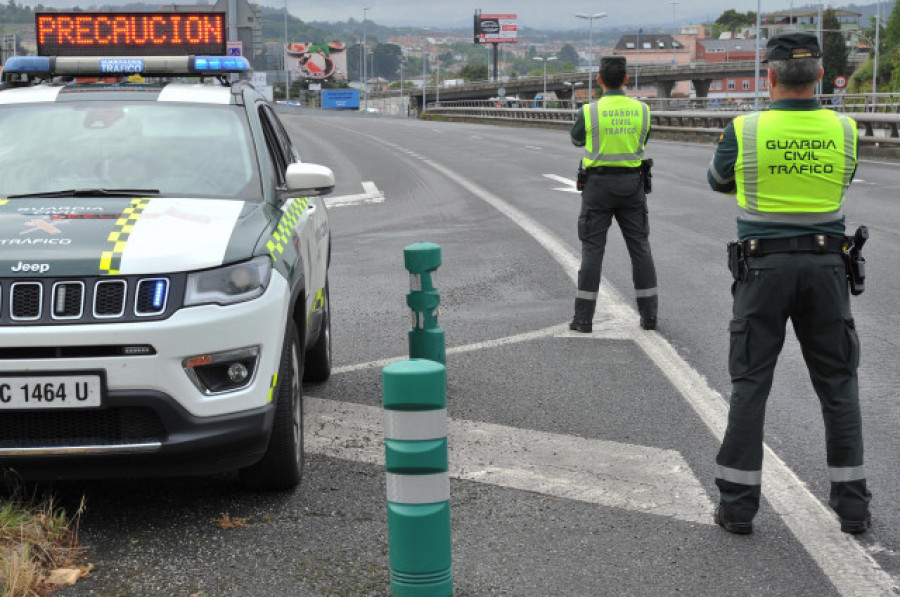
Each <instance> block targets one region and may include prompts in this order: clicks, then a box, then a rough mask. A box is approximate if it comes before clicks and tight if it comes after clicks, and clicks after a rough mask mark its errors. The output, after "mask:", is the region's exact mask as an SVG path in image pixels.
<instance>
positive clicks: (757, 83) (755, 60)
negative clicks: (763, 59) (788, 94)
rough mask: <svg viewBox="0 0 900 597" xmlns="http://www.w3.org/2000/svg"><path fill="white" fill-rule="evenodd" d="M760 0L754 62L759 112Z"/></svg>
mask: <svg viewBox="0 0 900 597" xmlns="http://www.w3.org/2000/svg"><path fill="white" fill-rule="evenodd" d="M759 11H760V0H756V57H755V58H754V60H753V63H754V64H753V76H755V77H756V79H754V81H753V109H754V110H759V43H760V36H761V35H762V31H760V18H761V16H760V14H759Z"/></svg>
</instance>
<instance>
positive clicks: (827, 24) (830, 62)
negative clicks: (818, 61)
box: [822, 7, 848, 94]
mask: <svg viewBox="0 0 900 597" xmlns="http://www.w3.org/2000/svg"><path fill="white" fill-rule="evenodd" d="M840 29H841V23H840V21H838V18H837V13H836V12H835V11H834V9H833V8H831V7H829V8H828V9H826V10H825V12H824V13H822V31H823V33H822V68H823V69H824V70H825V75H824V76H823V77H822V93H825V94H829V93H834V78H835V77H836V76H838V75H844V74H846V72H847V55H848V52H847V44H846V42H845V41H844V35H843V34H842V33H841V31H840Z"/></svg>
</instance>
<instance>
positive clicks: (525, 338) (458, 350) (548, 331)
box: [331, 324, 567, 374]
mask: <svg viewBox="0 0 900 597" xmlns="http://www.w3.org/2000/svg"><path fill="white" fill-rule="evenodd" d="M566 329H567V326H566V324H559V325H554V326H550V327H548V328H544V329H542V330H534V331H532V332H526V333H524V334H517V335H515V336H506V337H505V338H497V339H496V340H487V341H485V342H476V343H474V344H467V345H465V346H454V347H452V348H448V349H447V354H462V353H465V352H473V351H476V350H483V349H485V348H497V347H498V346H505V345H507V344H517V343H519V342H530V341H531V340H537V339H539V338H548V337H550V336H558V335H559V334H561V333H563V332H564V331H565V330H566ZM407 358H409V357H408V356H398V357H390V358H387V359H380V360H377V361H369V362H367V363H357V364H355V365H346V366H344V367H335V368H333V369H332V370H331V372H332V374H334V373H350V372H351V371H360V370H362V369H372V368H374V367H379V368H380V367H384V366H386V365H390V364H391V363H396V362H397V361H402V360H405V359H407Z"/></svg>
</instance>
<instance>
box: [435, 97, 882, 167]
mask: <svg viewBox="0 0 900 597" xmlns="http://www.w3.org/2000/svg"><path fill="white" fill-rule="evenodd" d="M745 113H746V112H743V111H734V110H730V111H729V110H706V111H687V110H657V111H653V110H651V126H652V129H653V134H654V135H657V134H658V133H663V134H665V136H675V137H679V138H685V137H687V138H697V139H698V140H712V139H713V138H717V137H718V136H719V134H720V133H721V132H722V130H723V129H724V128H725V127H726V126H727V125H728V123H729V122H731V120H732V119H733V118H735V117H736V116H740V115H741V114H745ZM576 115H577V111H576V110H575V109H572V108H565V109H552V108H547V109H543V108H495V107H492V106H489V105H484V106H480V107H479V106H467V107H462V106H446V105H431V106H429V107H428V109H427V110H425V112H424V113H423V118H426V119H443V120H455V121H467V122H483V123H491V124H506V125H514V126H539V127H551V128H568V127H571V126H572V124H573V123H574V122H575V118H576ZM851 116H852V118H853V119H854V120H855V121H856V122H857V124H858V126H859V129H860V136H859V144H860V147H861V148H862V147H869V148H879V149H890V150H892V151H891V152H888V153H893V152H894V151H896V152H897V154H896V155H897V156H898V157H900V133H898V128H900V114H881V113H875V114H873V113H868V112H860V113H853V114H852V115H851Z"/></svg>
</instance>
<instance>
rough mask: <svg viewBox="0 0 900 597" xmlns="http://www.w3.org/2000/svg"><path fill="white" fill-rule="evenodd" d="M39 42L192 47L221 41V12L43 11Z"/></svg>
mask: <svg viewBox="0 0 900 597" xmlns="http://www.w3.org/2000/svg"><path fill="white" fill-rule="evenodd" d="M36 21H37V23H36V24H37V36H38V45H40V46H45V47H46V46H54V47H59V48H85V49H87V48H97V49H102V48H114V47H121V46H129V47H132V48H140V47H160V46H163V47H166V46H170V47H191V46H206V45H209V44H221V43H222V42H223V40H224V36H225V23H224V19H223V18H222V15H220V14H189V13H179V14H147V13H144V14H129V15H121V14H120V15H108V14H90V13H75V14H42V15H38V16H37V19H36Z"/></svg>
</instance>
